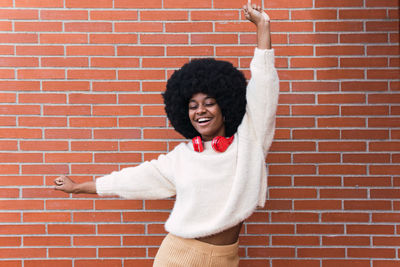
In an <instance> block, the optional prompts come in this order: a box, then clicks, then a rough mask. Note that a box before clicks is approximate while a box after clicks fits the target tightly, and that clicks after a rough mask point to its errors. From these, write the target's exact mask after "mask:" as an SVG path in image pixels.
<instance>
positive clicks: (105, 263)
mask: <svg viewBox="0 0 400 267" xmlns="http://www.w3.org/2000/svg"><path fill="white" fill-rule="evenodd" d="M124 262H125V261H124ZM74 266H75V267H121V266H122V261H121V260H104V259H101V260H79V259H76V260H75V261H74ZM125 266H126V265H125Z"/></svg>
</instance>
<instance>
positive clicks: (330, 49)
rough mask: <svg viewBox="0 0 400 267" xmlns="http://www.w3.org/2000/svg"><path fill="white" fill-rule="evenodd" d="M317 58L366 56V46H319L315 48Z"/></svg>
mask: <svg viewBox="0 0 400 267" xmlns="http://www.w3.org/2000/svg"><path fill="white" fill-rule="evenodd" d="M315 55H316V56H338V55H364V46H356V45H354V46H353V45H352V46H346V45H341V46H334V45H330V46H318V47H316V48H315Z"/></svg>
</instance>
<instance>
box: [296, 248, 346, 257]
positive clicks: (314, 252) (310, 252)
mask: <svg viewBox="0 0 400 267" xmlns="http://www.w3.org/2000/svg"><path fill="white" fill-rule="evenodd" d="M297 256H298V257H300V258H302V257H303V258H320V257H321V258H343V257H344V256H345V249H344V248H298V249H297Z"/></svg>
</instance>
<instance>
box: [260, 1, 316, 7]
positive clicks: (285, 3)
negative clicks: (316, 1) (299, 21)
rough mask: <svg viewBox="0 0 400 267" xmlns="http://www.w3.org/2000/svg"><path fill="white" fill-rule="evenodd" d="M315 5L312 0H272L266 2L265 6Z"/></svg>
mask: <svg viewBox="0 0 400 267" xmlns="http://www.w3.org/2000/svg"><path fill="white" fill-rule="evenodd" d="M312 6H313V1H312V0H300V1H296V2H293V1H290V0H282V1H278V0H272V1H268V2H267V3H265V8H268V9H269V8H309V7H312Z"/></svg>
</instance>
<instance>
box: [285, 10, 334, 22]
mask: <svg viewBox="0 0 400 267" xmlns="http://www.w3.org/2000/svg"><path fill="white" fill-rule="evenodd" d="M291 15H292V16H291V18H292V19H293V20H310V19H312V20H328V19H337V15H336V10H331V9H315V10H312V9H306V10H291Z"/></svg>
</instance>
